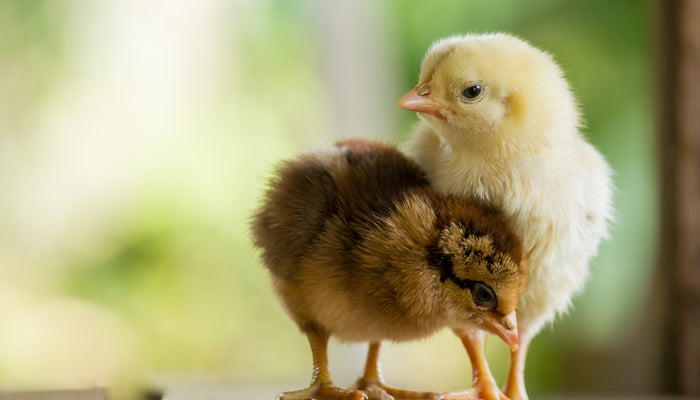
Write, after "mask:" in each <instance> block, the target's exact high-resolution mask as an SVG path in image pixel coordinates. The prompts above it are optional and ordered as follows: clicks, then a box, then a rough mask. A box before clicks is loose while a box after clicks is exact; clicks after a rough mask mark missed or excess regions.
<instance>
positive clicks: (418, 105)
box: [399, 33, 578, 146]
mask: <svg viewBox="0 0 700 400" xmlns="http://www.w3.org/2000/svg"><path fill="white" fill-rule="evenodd" d="M419 82H420V83H419V84H418V85H417V86H416V87H415V89H414V90H411V91H410V92H409V93H408V94H407V95H406V96H404V97H403V98H402V99H401V100H400V101H399V106H400V107H402V108H405V109H407V110H411V111H417V112H418V113H419V116H420V117H421V118H422V119H424V120H426V121H427V122H428V123H430V124H431V125H435V126H436V128H439V129H437V131H438V132H440V133H441V135H442V136H443V139H444V140H446V141H447V142H448V143H452V144H462V143H465V142H464V141H465V140H468V141H475V140H476V141H478V142H479V144H481V145H485V144H488V143H493V144H496V145H499V146H503V145H511V146H517V145H523V144H524V145H535V144H536V143H537V142H536V141H538V140H539V141H541V140H546V139H547V134H548V133H549V132H544V134H543V132H542V130H549V128H556V127H557V124H559V123H566V124H570V123H571V122H570V121H572V120H573V121H575V122H576V123H577V121H578V112H577V109H576V105H575V101H574V99H573V97H572V95H571V93H570V91H569V87H568V84H567V82H566V80H565V79H564V77H563V74H562V71H561V69H560V68H559V67H558V66H557V64H556V63H555V62H554V61H553V59H552V57H551V56H550V55H549V54H547V53H545V52H543V51H541V50H538V49H536V48H534V47H532V46H530V45H529V44H528V43H526V42H524V41H523V40H521V39H518V38H516V37H513V36H510V35H507V34H502V33H496V34H486V35H463V36H454V37H450V38H447V39H443V40H440V41H438V42H436V43H435V44H433V45H432V46H431V48H430V49H429V50H428V52H427V54H426V56H425V58H424V60H423V65H422V67H421V72H420V78H419ZM513 127H518V128H519V129H512V128H513ZM556 131H557V129H552V132H551V133H552V134H555V132H556ZM465 133H467V134H465ZM499 133H500V134H501V135H499ZM535 133H536V134H535ZM518 135H520V136H518ZM533 141H534V142H533Z"/></svg>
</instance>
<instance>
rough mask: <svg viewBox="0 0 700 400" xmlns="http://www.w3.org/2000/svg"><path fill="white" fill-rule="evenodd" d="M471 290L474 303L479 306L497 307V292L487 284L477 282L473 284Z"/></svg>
mask: <svg viewBox="0 0 700 400" xmlns="http://www.w3.org/2000/svg"><path fill="white" fill-rule="evenodd" d="M471 290H472V297H473V298H474V303H476V305H477V306H481V307H486V308H495V307H496V306H497V305H498V301H497V300H496V294H495V293H493V290H491V288H490V287H488V286H487V285H485V284H483V283H480V282H477V283H475V284H474V286H472V288H471Z"/></svg>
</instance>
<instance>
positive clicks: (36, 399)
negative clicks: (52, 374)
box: [0, 389, 107, 400]
mask: <svg viewBox="0 0 700 400" xmlns="http://www.w3.org/2000/svg"><path fill="white" fill-rule="evenodd" d="M0 400H107V391H106V390H105V389H79V390H42V391H21V392H19V391H16V392H15V391H0Z"/></svg>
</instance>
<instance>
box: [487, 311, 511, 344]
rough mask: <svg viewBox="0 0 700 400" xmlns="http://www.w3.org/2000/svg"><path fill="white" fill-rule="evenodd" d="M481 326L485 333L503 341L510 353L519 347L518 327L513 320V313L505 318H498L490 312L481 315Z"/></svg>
mask: <svg viewBox="0 0 700 400" xmlns="http://www.w3.org/2000/svg"><path fill="white" fill-rule="evenodd" d="M482 325H483V327H484V328H486V330H487V331H489V332H491V333H493V334H495V335H497V336H498V337H499V338H501V339H503V341H504V342H506V344H507V345H508V346H510V351H512V352H516V351H518V348H519V347H520V339H519V338H518V325H517V322H516V319H515V311H513V312H511V313H510V314H508V315H506V316H505V317H498V316H497V315H496V313H493V312H490V313H486V314H483V315H482Z"/></svg>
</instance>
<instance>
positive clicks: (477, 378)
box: [440, 329, 508, 400]
mask: <svg viewBox="0 0 700 400" xmlns="http://www.w3.org/2000/svg"><path fill="white" fill-rule="evenodd" d="M455 333H456V334H457V335H458V336H459V338H460V339H461V340H462V344H464V348H465V349H467V354H468V355H469V360H470V361H471V364H472V375H473V377H474V378H473V381H472V388H471V389H467V390H461V391H455V392H447V393H443V394H442V396H440V400H467V399H485V400H508V398H507V397H506V396H505V395H504V394H503V393H501V390H500V389H499V388H498V385H496V380H495V379H493V375H491V370H489V365H488V363H487V362H486V356H485V354H484V348H485V347H486V333H485V332H484V331H481V330H471V329H470V330H462V331H455Z"/></svg>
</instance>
